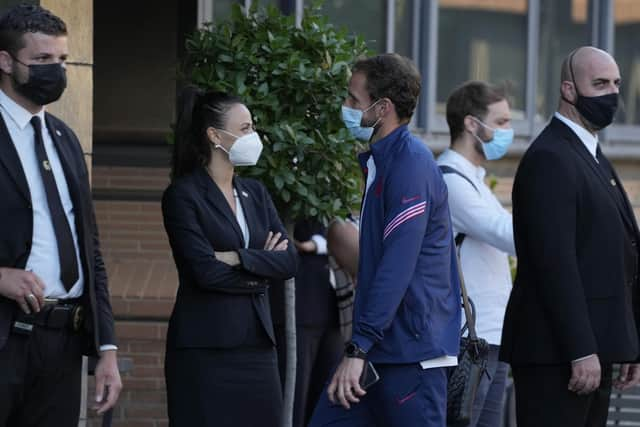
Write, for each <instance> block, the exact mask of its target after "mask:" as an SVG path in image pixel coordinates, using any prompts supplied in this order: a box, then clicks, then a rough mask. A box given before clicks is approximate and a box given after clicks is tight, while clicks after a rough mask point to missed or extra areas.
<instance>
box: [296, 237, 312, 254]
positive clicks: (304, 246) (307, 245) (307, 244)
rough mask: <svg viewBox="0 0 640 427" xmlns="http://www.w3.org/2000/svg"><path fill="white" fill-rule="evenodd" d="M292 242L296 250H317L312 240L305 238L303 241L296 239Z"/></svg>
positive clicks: (307, 251) (309, 251) (310, 251)
mask: <svg viewBox="0 0 640 427" xmlns="http://www.w3.org/2000/svg"><path fill="white" fill-rule="evenodd" d="M293 244H294V245H296V249H298V252H306V253H312V254H313V253H316V251H317V250H318V246H317V245H316V242H314V241H313V240H306V241H304V242H299V241H297V240H294V241H293Z"/></svg>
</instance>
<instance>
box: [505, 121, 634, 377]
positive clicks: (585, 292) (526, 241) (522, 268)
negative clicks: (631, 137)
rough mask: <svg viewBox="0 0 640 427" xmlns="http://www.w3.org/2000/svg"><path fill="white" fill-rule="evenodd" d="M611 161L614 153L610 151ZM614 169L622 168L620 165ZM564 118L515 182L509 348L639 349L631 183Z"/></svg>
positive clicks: (573, 354)
mask: <svg viewBox="0 0 640 427" xmlns="http://www.w3.org/2000/svg"><path fill="white" fill-rule="evenodd" d="M601 163H604V164H605V166H606V165H609V162H608V160H606V158H604V157H603V158H602V159H601ZM611 170H613V168H611ZM613 174H614V177H613V179H614V181H615V186H613V185H612V183H611V176H610V175H608V174H607V173H605V172H603V168H602V167H601V165H600V164H598V163H597V162H596V161H595V159H594V158H593V156H592V155H591V154H590V153H589V152H588V150H587V149H586V147H585V146H584V144H583V143H582V142H581V141H580V140H579V139H578V137H577V136H576V135H575V134H574V133H573V132H572V131H571V129H570V128H569V127H567V126H566V125H565V124H564V123H562V122H561V121H560V120H558V119H556V118H553V119H552V120H551V123H550V124H549V125H548V126H547V127H546V128H545V129H544V131H543V132H542V133H541V134H540V135H539V136H538V138H536V140H535V141H534V142H533V143H532V144H531V147H530V148H529V149H528V150H527V152H526V154H525V155H524V157H523V158H522V161H521V162H520V165H519V167H518V171H517V173H516V177H515V181H514V186H513V194H512V197H513V222H514V237H515V244H516V252H517V255H518V272H517V276H516V280H515V284H514V287H513V291H512V292H511V297H510V299H509V304H508V306H507V311H506V314H505V321H504V328H503V335H502V344H501V352H500V357H501V359H502V360H504V361H507V362H510V363H511V364H512V365H519V364H546V363H565V362H569V361H571V360H575V359H577V358H579V357H582V356H586V355H589V354H593V353H597V354H598V356H599V357H600V359H601V360H602V361H604V362H624V361H635V360H636V359H637V358H638V328H637V325H638V301H637V290H638V285H639V284H638V251H637V242H638V241H639V239H640V236H639V233H638V226H637V224H636V220H635V218H634V215H633V211H632V209H631V206H630V204H629V201H628V199H627V197H626V194H625V193H624V189H623V187H622V182H621V181H620V179H618V177H617V176H616V175H615V172H613Z"/></svg>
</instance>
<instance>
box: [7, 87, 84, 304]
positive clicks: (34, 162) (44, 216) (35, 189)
mask: <svg viewBox="0 0 640 427" xmlns="http://www.w3.org/2000/svg"><path fill="white" fill-rule="evenodd" d="M0 113H1V114H2V118H3V119H4V122H5V123H6V125H7V129H8V130H9V135H11V140H12V141H13V145H14V146H15V148H16V151H17V152H18V157H19V158H20V163H21V164H22V169H23V170H24V174H25V176H26V178H27V184H28V185H29V193H30V194H31V205H32V206H33V237H32V241H31V251H30V253H29V258H28V259H27V265H26V266H25V270H28V271H32V272H33V273H35V274H36V275H37V276H38V277H40V279H42V281H43V282H44V284H45V286H46V288H45V292H44V294H45V296H46V297H47V298H75V297H79V296H80V295H82V288H83V286H84V272H83V270H82V264H81V263H80V250H79V248H78V232H77V230H76V223H75V213H74V209H73V202H72V201H71V196H70V194H69V187H68V186H67V180H66V178H65V176H64V170H63V169H62V164H61V163H60V157H59V156H58V151H57V150H56V148H55V145H54V143H53V140H52V139H51V135H50V134H49V130H48V129H47V127H46V125H45V120H44V108H43V109H42V110H40V112H39V113H38V114H36V115H37V116H38V117H40V121H41V123H42V139H43V140H44V147H45V150H46V152H47V157H48V158H49V163H50V164H51V169H52V170H53V176H54V177H55V180H56V185H57V187H58V192H59V193H60V199H61V202H62V208H63V209H64V212H65V215H66V217H67V221H68V222H69V226H70V228H71V235H72V237H73V244H74V246H75V248H76V262H77V263H78V281H77V282H76V283H75V284H74V285H73V287H72V288H71V290H70V291H69V292H67V291H66V289H65V287H64V284H63V283H62V280H61V278H60V262H58V260H59V257H58V245H57V243H56V235H55V231H54V229H53V222H52V220H51V213H50V212H49V204H48V202H47V195H46V192H45V188H44V184H43V182H42V176H41V175H40V166H39V164H38V159H37V157H36V152H35V135H34V131H33V127H32V125H31V118H32V117H33V116H34V115H33V114H31V113H30V112H29V111H27V110H25V109H24V108H23V107H22V106H20V105H18V104H17V103H16V102H15V101H13V100H12V99H11V98H9V97H8V96H7V95H6V94H5V93H4V92H2V91H1V90H0Z"/></svg>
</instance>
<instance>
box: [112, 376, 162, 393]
mask: <svg viewBox="0 0 640 427" xmlns="http://www.w3.org/2000/svg"><path fill="white" fill-rule="evenodd" d="M122 386H123V387H126V388H127V389H129V390H132V391H133V390H158V389H161V388H164V378H163V379H162V380H159V379H152V378H124V379H123V380H122Z"/></svg>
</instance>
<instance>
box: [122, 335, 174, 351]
mask: <svg viewBox="0 0 640 427" xmlns="http://www.w3.org/2000/svg"><path fill="white" fill-rule="evenodd" d="M128 348H129V350H128V351H129V352H130V353H137V354H144V353H162V352H164V349H165V344H164V338H163V339H162V340H161V341H131V342H129V343H128Z"/></svg>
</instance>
